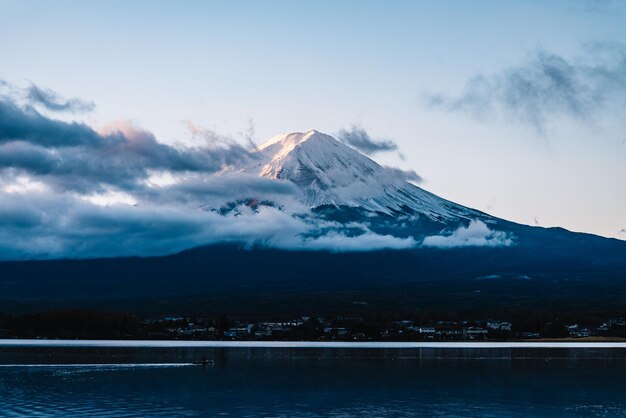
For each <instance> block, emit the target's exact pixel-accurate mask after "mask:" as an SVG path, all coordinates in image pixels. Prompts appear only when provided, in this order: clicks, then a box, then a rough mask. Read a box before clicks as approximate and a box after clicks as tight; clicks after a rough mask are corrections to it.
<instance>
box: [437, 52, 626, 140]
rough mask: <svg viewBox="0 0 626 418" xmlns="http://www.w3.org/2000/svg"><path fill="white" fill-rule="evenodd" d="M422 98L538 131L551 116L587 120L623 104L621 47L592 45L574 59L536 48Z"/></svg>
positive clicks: (625, 75) (625, 83)
mask: <svg viewBox="0 0 626 418" xmlns="http://www.w3.org/2000/svg"><path fill="white" fill-rule="evenodd" d="M425 102H426V104H427V105H428V106H430V107H432V108H441V109H444V110H447V111H450V112H466V113H469V114H471V115H473V116H476V117H479V118H489V117H491V116H493V115H494V114H497V113H498V112H502V113H504V114H505V115H506V116H507V117H509V118H511V119H513V120H515V121H518V122H521V123H524V124H528V125H530V126H532V127H533V128H534V129H535V130H536V131H537V132H539V133H543V132H544V131H545V128H546V125H547V124H548V121H549V120H550V119H551V118H554V117H568V118H571V119H574V120H579V121H580V120H582V121H590V120H593V119H594V118H595V117H596V116H598V115H599V114H600V113H601V112H608V113H612V114H615V112H617V111H618V109H620V108H621V106H614V105H615V104H616V103H618V104H620V105H624V103H626V46H624V45H621V44H614V43H594V44H590V45H587V46H586V47H585V48H583V52H582V53H581V54H580V55H579V56H578V57H576V58H573V59H568V58H565V57H563V56H561V55H558V54H556V53H553V52H549V51H546V50H542V49H540V50H538V51H536V52H535V53H533V54H531V55H530V56H529V57H528V58H527V59H526V60H525V61H524V62H522V63H520V64H518V65H516V66H513V67H510V68H507V69H505V70H503V71H501V72H498V73H493V74H477V75H475V76H473V77H472V78H470V79H469V81H468V82H467V83H466V85H465V89H464V91H463V92H462V93H460V94H458V95H452V96H449V95H446V94H443V93H427V94H425Z"/></svg>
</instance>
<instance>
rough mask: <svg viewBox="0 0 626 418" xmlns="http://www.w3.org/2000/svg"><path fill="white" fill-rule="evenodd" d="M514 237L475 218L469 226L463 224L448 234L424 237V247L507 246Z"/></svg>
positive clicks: (511, 242)
mask: <svg viewBox="0 0 626 418" xmlns="http://www.w3.org/2000/svg"><path fill="white" fill-rule="evenodd" d="M512 244H513V238H512V237H511V236H509V234H507V233H505V232H502V231H493V230H491V229H489V227H488V226H487V225H486V224H485V223H484V222H482V221H478V220H473V221H471V222H470V223H469V225H467V226H463V225H461V226H460V227H459V228H458V229H456V230H455V231H453V232H452V233H449V234H447V235H432V236H429V237H426V238H424V240H423V241H422V245H423V246H424V247H436V248H458V247H507V246H509V245H512Z"/></svg>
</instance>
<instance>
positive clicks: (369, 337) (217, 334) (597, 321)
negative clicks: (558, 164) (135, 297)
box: [0, 311, 626, 341]
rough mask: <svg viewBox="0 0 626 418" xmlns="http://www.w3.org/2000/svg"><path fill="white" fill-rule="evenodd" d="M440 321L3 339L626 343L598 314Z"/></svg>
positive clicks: (173, 320) (30, 330) (72, 318)
mask: <svg viewBox="0 0 626 418" xmlns="http://www.w3.org/2000/svg"><path fill="white" fill-rule="evenodd" d="M574 318H575V317H566V318H558V317H554V316H546V317H520V316H518V317H517V318H516V319H495V318H491V319H485V320H482V319H480V320H478V319H472V320H463V319H451V318H445V319H437V318H436V317H433V316H428V317H424V316H414V317H407V318H402V317H397V316H394V317H389V316H385V315H384V314H374V315H352V314H351V315H335V316H295V317H288V318H287V319H285V318H271V319H268V318H258V317H255V318H242V317H234V318H231V317H228V316H226V315H219V316H160V317H156V318H139V317H137V316H135V315H130V314H123V313H111V312H99V311H52V312H45V313H38V314H26V315H22V316H17V317H12V316H8V315H0V338H70V339H75V338H76V339H81V338H86V339H106V338H112V339H152V340H157V339H164V340H227V341H228V340H232V341H250V340H256V341H270V340H274V341H473V340H476V341H513V340H532V339H555V338H559V339H561V338H570V339H584V338H587V339H589V338H591V339H618V338H626V319H624V317H623V316H619V317H606V318H602V317H593V318H586V319H585V320H584V321H574V320H573V319H574Z"/></svg>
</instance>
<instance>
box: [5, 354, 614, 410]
mask: <svg viewBox="0 0 626 418" xmlns="http://www.w3.org/2000/svg"><path fill="white" fill-rule="evenodd" d="M349 347H350V346H347V345H345V344H344V345H343V346H338V347H323V346H322V347H281V346H280V344H279V345H278V346H272V347H264V346H260V347H245V346H242V345H241V344H240V345H235V346H230V347H215V346H193V344H191V346H189V345H185V344H178V345H177V344H166V345H165V346H159V345H158V344H157V345H155V346H146V345H144V346H141V344H136V345H134V346H129V347H124V346H116V345H115V344H112V345H108V346H107V345H106V344H103V345H102V346H98V345H95V343H94V345H82V346H81V345H78V346H76V345H74V346H73V345H63V344H61V345H56V346H49V345H45V344H44V345H41V346H34V345H30V344H23V345H17V346H16V345H7V344H0V416H63V417H68V416H129V417H130V416H168V417H170V416H267V417H270V416H271V417H292V416H304V417H318V416H320V417H321V416H337V417H344V416H345V417H349V416H381V417H397V416H493V417H501V416H611V417H613V416H626V396H625V395H624V394H625V393H626V349H624V348H596V347H594V346H587V347H576V348H574V347H568V346H559V347H557V348H546V347H543V348H528V347H517V348H515V346H513V347H506V346H504V347H498V346H494V347H491V348H485V347H482V348H479V347H471V346H470V347H467V346H465V348H459V347H454V346H453V345H452V346H450V345H449V346H445V347H436V346H427V347H408V348H406V347H405V348H403V347H395V348H389V347H379V348H377V347H361V348H349ZM203 357H207V359H209V360H213V361H214V365H213V366H208V367H205V366H198V365H194V364H193V363H194V362H195V361H198V360H199V359H201V358H203Z"/></svg>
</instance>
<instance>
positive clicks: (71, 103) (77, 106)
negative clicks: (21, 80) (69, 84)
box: [26, 84, 96, 113]
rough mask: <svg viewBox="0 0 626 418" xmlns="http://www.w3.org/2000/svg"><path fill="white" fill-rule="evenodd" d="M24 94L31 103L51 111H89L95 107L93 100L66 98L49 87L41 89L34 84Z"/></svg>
mask: <svg viewBox="0 0 626 418" xmlns="http://www.w3.org/2000/svg"><path fill="white" fill-rule="evenodd" d="M26 95H27V98H28V100H29V101H30V102H31V103H33V104H38V105H41V106H43V107H44V108H46V109H47V110H50V111H53V112H77V113H78V112H91V111H92V110H94V109H95V107H96V105H95V104H94V102H91V101H87V100H83V99H80V98H77V97H72V98H69V99H66V98H64V97H63V96H61V95H60V94H58V93H56V92H54V91H52V90H50V89H42V88H41V87H38V86H36V85H35V84H31V85H30V87H29V88H28V89H26Z"/></svg>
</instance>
